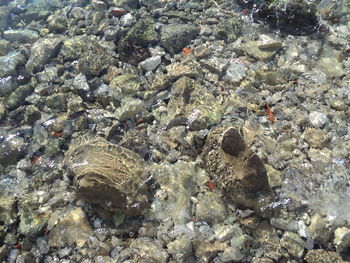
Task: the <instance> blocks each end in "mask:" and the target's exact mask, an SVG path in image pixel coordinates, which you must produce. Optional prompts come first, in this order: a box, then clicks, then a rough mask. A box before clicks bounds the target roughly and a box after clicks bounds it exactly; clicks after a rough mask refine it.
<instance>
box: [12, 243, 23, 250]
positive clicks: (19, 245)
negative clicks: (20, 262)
mask: <svg viewBox="0 0 350 263" xmlns="http://www.w3.org/2000/svg"><path fill="white" fill-rule="evenodd" d="M13 248H14V249H21V248H22V245H21V244H20V243H17V244H14V245H13Z"/></svg>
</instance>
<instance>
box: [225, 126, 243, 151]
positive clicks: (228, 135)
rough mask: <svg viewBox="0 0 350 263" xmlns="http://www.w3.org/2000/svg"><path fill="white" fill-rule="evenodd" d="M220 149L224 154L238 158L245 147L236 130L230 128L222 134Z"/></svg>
mask: <svg viewBox="0 0 350 263" xmlns="http://www.w3.org/2000/svg"><path fill="white" fill-rule="evenodd" d="M220 147H221V149H222V150H223V151H224V152H225V153H227V154H230V155H232V156H235V157H238V155H239V154H240V152H243V151H244V150H245V148H246V145H245V142H244V140H243V138H242V136H241V135H240V134H239V132H238V130H237V129H235V128H233V127H231V128H229V129H227V130H226V131H225V132H224V134H223V136H222V140H221V145H220Z"/></svg>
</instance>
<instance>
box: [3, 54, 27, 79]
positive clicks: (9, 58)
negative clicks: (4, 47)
mask: <svg viewBox="0 0 350 263" xmlns="http://www.w3.org/2000/svg"><path fill="white" fill-rule="evenodd" d="M25 62H26V58H25V57H24V56H23V55H22V54H21V52H17V51H12V52H10V53H8V54H7V55H5V56H2V57H0V78H2V77H5V76H9V75H13V76H14V75H16V74H17V70H16V68H17V67H18V66H19V65H23V64H24V63H25Z"/></svg>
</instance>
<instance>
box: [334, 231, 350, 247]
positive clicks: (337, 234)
mask: <svg viewBox="0 0 350 263" xmlns="http://www.w3.org/2000/svg"><path fill="white" fill-rule="evenodd" d="M333 243H334V245H335V247H336V248H337V252H339V253H343V252H344V251H347V249H348V248H349V247H350V228H348V227H338V228H337V229H336V230H335V231H334V241H333Z"/></svg>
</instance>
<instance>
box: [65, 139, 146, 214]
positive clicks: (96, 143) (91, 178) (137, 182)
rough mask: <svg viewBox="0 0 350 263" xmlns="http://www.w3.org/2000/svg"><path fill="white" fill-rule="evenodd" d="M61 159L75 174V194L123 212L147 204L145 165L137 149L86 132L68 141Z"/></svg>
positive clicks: (139, 209)
mask: <svg viewBox="0 0 350 263" xmlns="http://www.w3.org/2000/svg"><path fill="white" fill-rule="evenodd" d="M64 163H65V164H66V165H67V166H68V168H69V169H70V170H71V171H72V172H73V173H74V175H75V177H76V184H77V198H79V199H82V200H85V201H87V202H91V203H94V204H98V205H101V206H103V207H104V208H105V209H107V210H109V211H121V212H123V213H125V214H127V215H138V214H141V213H142V212H143V211H144V210H145V208H146V207H148V189H147V185H146V180H147V172H146V171H145V166H146V165H145V162H144V161H143V159H142V158H141V157H140V156H139V155H138V154H137V153H135V152H133V151H131V150H128V149H126V148H124V147H121V146H118V145H114V144H112V143H109V142H107V141H106V140H105V139H103V138H99V137H91V136H88V135H86V136H83V137H81V138H77V139H76V140H73V141H72V144H71V146H70V148H69V150H68V151H67V152H66V155H65V158H64Z"/></svg>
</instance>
